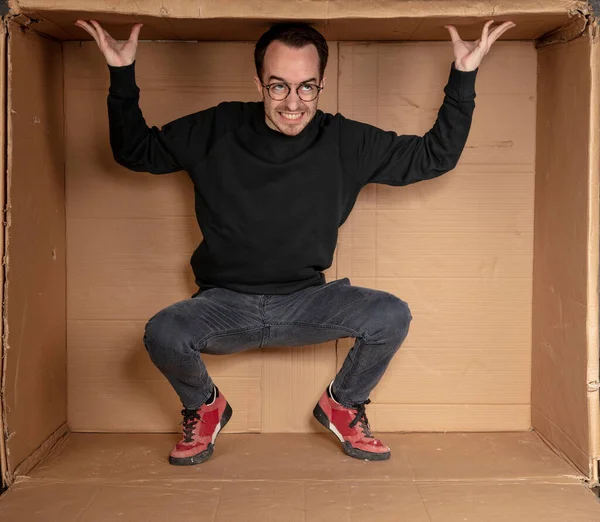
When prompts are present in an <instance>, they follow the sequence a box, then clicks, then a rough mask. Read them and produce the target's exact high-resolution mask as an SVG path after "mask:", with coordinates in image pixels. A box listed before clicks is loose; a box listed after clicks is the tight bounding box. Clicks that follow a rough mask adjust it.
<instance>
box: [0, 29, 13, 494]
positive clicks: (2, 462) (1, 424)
mask: <svg viewBox="0 0 600 522" xmlns="http://www.w3.org/2000/svg"><path fill="white" fill-rule="evenodd" d="M6 38H7V31H6V26H5V25H4V24H0V146H1V147H2V149H1V151H0V178H1V179H2V182H1V183H0V209H2V214H1V215H2V228H1V229H0V245H2V257H3V258H4V242H5V237H4V234H5V228H4V207H5V204H6V192H5V184H6V161H7V132H6V121H7V116H6V111H7V106H6V77H7V71H6V64H7V60H6V52H7V46H6ZM3 261H4V259H3ZM4 268H5V265H4V262H2V265H1V268H0V293H1V295H2V301H1V302H2V319H3V320H2V321H0V339H2V342H0V360H1V361H2V366H1V367H0V429H1V433H2V436H0V473H2V484H3V485H4V486H5V487H8V486H9V485H10V483H11V478H12V477H11V476H10V472H9V467H8V455H7V447H6V440H5V433H6V432H5V430H6V423H5V412H4V405H5V402H4V389H5V376H6V357H5V356H4V350H5V346H4V342H5V339H6V338H5V337H4V328H3V326H4V295H5V294H4V280H5V277H4Z"/></svg>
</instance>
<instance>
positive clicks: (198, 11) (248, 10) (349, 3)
mask: <svg viewBox="0 0 600 522" xmlns="http://www.w3.org/2000/svg"><path fill="white" fill-rule="evenodd" d="M8 5H9V7H10V8H11V11H12V12H13V13H15V14H19V13H25V14H27V13H34V12H43V11H85V12H87V13H110V14H117V15H118V14H123V15H146V16H159V17H161V18H197V19H210V18H233V19H236V18H237V19H244V18H248V19H257V18H258V19H261V18H262V19H272V20H277V19H283V18H285V19H301V18H302V19H303V18H311V19H313V20H328V19H336V18H367V19H368V18H393V17H397V16H400V15H401V16H403V17H408V18H412V17H415V18H419V17H422V16H423V15H429V16H431V14H432V13H435V15H434V16H436V17H459V18H463V17H476V18H479V17H501V16H505V15H512V14H518V13H540V14H544V13H564V12H567V11H569V12H575V11H581V12H584V11H585V12H588V11H589V4H588V2H587V1H581V0H547V1H545V2H540V1H539V0H522V1H515V0H513V1H507V2H501V3H500V2H497V1H493V0H492V1H491V0H479V1H453V2H448V1H447V0H428V1H427V2H415V1H414V0H379V1H378V2H364V1H363V0H312V1H309V2H297V1H296V2H282V1H281V0H263V1H262V2H260V3H257V2H249V3H247V4H244V3H242V2H239V1H237V0H233V1H231V0H229V1H228V0H198V1H196V2H191V1H190V2H179V3H169V5H168V6H165V5H164V2H139V1H136V0H121V1H119V2H106V1H103V0H95V1H94V0H91V1H90V0H87V1H82V0H61V1H53V2H49V1H47V0H8Z"/></svg>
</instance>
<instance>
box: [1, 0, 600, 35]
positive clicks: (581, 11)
mask: <svg viewBox="0 0 600 522" xmlns="http://www.w3.org/2000/svg"><path fill="white" fill-rule="evenodd" d="M10 5H11V7H12V12H13V13H14V14H19V13H20V14H23V15H26V16H28V17H29V18H30V19H33V20H35V22H34V27H35V28H36V30H37V31H39V32H42V33H45V34H49V35H51V36H53V37H55V38H58V39H60V40H81V39H86V40H87V39H90V37H89V35H88V34H87V33H86V32H85V31H83V30H81V29H79V28H76V27H74V26H73V23H74V22H75V20H77V19H78V18H84V19H89V18H95V19H97V20H99V21H100V22H101V23H103V25H105V26H106V28H107V29H108V30H109V32H110V33H111V34H113V36H115V37H116V38H125V37H126V36H127V35H128V32H129V27H130V26H131V24H132V23H134V22H142V23H144V24H145V29H144V30H143V32H142V38H143V39H151V40H156V39H160V40H229V41H231V40H238V41H243V40H255V39H256V38H257V37H258V36H259V35H260V34H261V33H262V32H263V31H265V30H266V29H267V27H268V25H269V24H270V23H272V22H275V21H280V20H306V21H309V22H312V23H314V24H315V25H316V27H317V28H318V29H320V30H321V31H322V32H323V34H324V35H325V37H326V38H328V39H330V40H355V41H356V40H447V39H448V33H447V31H446V29H445V28H444V24H446V23H453V24H455V25H457V26H459V27H460V28H461V36H462V37H463V38H466V39H476V38H477V37H478V35H479V33H480V31H481V24H482V22H483V21H484V20H486V19H488V18H490V17H493V18H494V19H495V20H498V21H500V20H506V19H510V20H513V21H515V22H516V23H517V27H516V28H515V29H513V30H512V31H509V32H508V33H507V35H506V38H508V39H514V40H523V39H536V38H539V37H541V36H542V35H544V34H546V33H548V32H551V31H553V30H555V29H557V28H559V27H561V26H563V25H565V24H567V23H568V22H569V20H570V18H571V17H572V16H584V15H587V14H589V10H588V4H587V2H582V1H574V0H547V1H539V0H527V1H517V0H512V1H508V2H502V3H498V2H493V1H478V2H472V1H465V0H433V1H427V2H414V1H412V0H379V1H377V2H364V1H361V0H350V1H348V0H296V1H285V2H284V1H281V0H265V1H262V2H259V3H257V2H248V3H240V2H238V1H233V0H228V1H223V0H201V1H197V2H191V1H186V2H169V3H168V4H166V5H165V2H162V1H158V0H152V1H144V2H139V1H138V2H136V1H133V0H127V1H126V0H124V1H120V2H105V1H101V0H90V1H88V0H86V1H85V2H84V1H83V0H79V1H77V0H55V1H51V0H13V1H12V2H11V3H10ZM424 18H427V19H426V20H424ZM357 19H360V20H361V22H360V23H356V20H357Z"/></svg>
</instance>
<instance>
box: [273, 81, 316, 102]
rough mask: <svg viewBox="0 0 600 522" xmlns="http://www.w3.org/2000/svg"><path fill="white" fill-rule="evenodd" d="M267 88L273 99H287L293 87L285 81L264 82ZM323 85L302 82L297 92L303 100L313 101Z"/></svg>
mask: <svg viewBox="0 0 600 522" xmlns="http://www.w3.org/2000/svg"><path fill="white" fill-rule="evenodd" d="M262 86H263V87H264V88H265V89H267V92H268V93H269V96H270V97H271V99H273V100H275V101H282V100H285V99H286V98H287V97H288V96H289V95H290V92H291V87H290V86H289V84H287V83H285V82H277V83H269V84H264V83H263V84H262ZM322 90H323V87H319V86H318V85H315V84H314V83H301V84H299V85H298V87H296V94H298V98H300V99H301V100H302V101H306V102H309V101H313V100H316V99H317V96H319V94H320V93H321V91H322Z"/></svg>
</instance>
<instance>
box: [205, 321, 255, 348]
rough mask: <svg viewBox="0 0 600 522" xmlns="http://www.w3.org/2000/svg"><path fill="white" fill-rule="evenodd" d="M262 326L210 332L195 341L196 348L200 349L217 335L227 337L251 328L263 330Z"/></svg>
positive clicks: (248, 330)
mask: <svg viewBox="0 0 600 522" xmlns="http://www.w3.org/2000/svg"><path fill="white" fill-rule="evenodd" d="M262 328H263V327H262V326H247V327H246V328H237V329H233V330H226V331H225V332H217V333H209V334H208V335H205V336H204V337H203V338H202V339H200V340H199V341H198V342H196V343H194V350H196V351H200V348H199V346H201V345H203V344H205V343H207V342H208V341H210V340H211V339H214V338H216V337H225V336H226V335H233V334H238V333H244V332H250V331H251V330H261V329H262Z"/></svg>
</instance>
